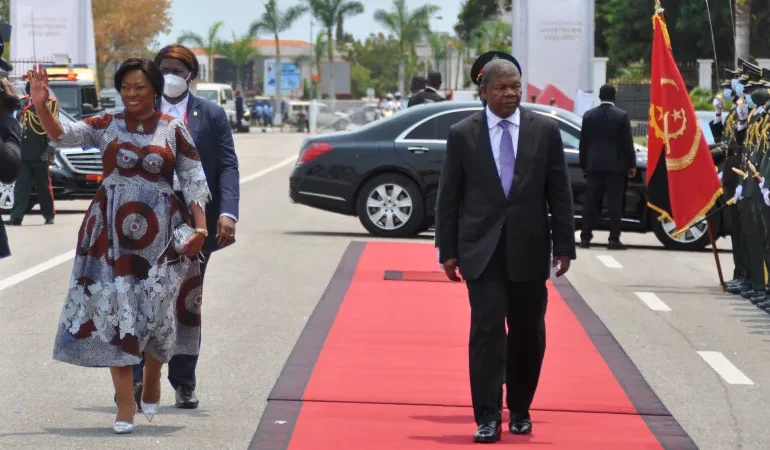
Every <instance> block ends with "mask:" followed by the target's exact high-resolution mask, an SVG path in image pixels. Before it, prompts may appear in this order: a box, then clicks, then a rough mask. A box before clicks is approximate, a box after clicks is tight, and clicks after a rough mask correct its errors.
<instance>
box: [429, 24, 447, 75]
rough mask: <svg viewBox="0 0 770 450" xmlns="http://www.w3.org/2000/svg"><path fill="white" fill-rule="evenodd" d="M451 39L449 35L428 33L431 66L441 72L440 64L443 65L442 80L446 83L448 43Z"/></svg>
mask: <svg viewBox="0 0 770 450" xmlns="http://www.w3.org/2000/svg"><path fill="white" fill-rule="evenodd" d="M451 39H452V37H451V36H450V35H449V33H444V32H441V33H429V34H428V43H429V44H430V49H431V53H433V64H434V68H435V69H436V70H441V69H440V67H441V63H442V62H443V63H444V79H445V80H446V82H447V83H448V82H449V80H448V77H449V70H448V69H449V66H448V63H447V60H448V57H449V41H450V40H451Z"/></svg>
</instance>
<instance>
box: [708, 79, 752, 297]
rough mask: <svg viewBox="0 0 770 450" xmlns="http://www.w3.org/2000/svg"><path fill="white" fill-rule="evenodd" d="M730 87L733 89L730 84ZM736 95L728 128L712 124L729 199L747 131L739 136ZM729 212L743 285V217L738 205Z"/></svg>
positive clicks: (737, 269) (735, 274) (736, 273)
mask: <svg viewBox="0 0 770 450" xmlns="http://www.w3.org/2000/svg"><path fill="white" fill-rule="evenodd" d="M727 84H728V85H729V82H728V83H727ZM734 94H735V93H734V92H732V90H731V89H730V94H729V95H728V96H725V101H728V99H730V100H732V101H733V108H732V110H731V111H730V113H729V114H728V115H727V118H726V119H725V123H724V125H721V120H720V121H719V122H720V124H719V125H716V124H714V123H713V122H712V123H711V124H710V125H711V130H712V133H714V139H715V141H721V142H720V145H719V147H717V148H715V149H714V150H712V152H711V155H712V157H713V159H714V164H715V165H717V166H721V170H720V171H721V173H722V188H723V189H724V192H725V196H726V197H727V198H732V197H733V196H734V195H735V188H736V187H737V186H738V182H739V177H738V175H737V174H736V173H735V172H733V170H732V169H733V167H735V168H737V167H739V166H740V162H741V151H742V149H741V146H740V144H739V142H742V141H743V138H744V137H745V132H744V131H742V132H740V133H737V124H738V110H737V105H736V104H735V102H736V101H737V100H738V99H737V97H736V96H735V95H734ZM717 135H719V138H717ZM725 212H726V213H727V214H728V215H729V217H730V222H731V224H732V231H731V233H730V239H731V241H732V246H733V265H734V267H735V269H734V270H733V281H734V282H735V283H738V282H742V281H743V279H744V277H745V272H746V271H745V267H746V262H745V258H744V251H743V238H742V235H743V230H742V229H741V219H740V213H739V210H738V207H737V205H729V206H727V207H726V208H725ZM739 292H740V291H739Z"/></svg>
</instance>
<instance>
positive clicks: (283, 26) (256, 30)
mask: <svg viewBox="0 0 770 450" xmlns="http://www.w3.org/2000/svg"><path fill="white" fill-rule="evenodd" d="M305 11H307V8H305V7H304V6H292V7H291V8H288V9H287V10H285V11H280V10H279V9H278V5H276V0H268V1H267V4H265V12H263V13H262V15H261V16H260V17H259V20H255V21H254V22H252V23H251V25H250V26H249V35H251V36H252V37H257V36H258V35H260V34H262V33H265V32H267V33H270V34H272V35H273V38H274V39H275V107H274V108H273V111H274V114H275V117H274V123H275V124H277V125H280V124H281V119H282V118H283V116H282V114H281V104H282V100H281V72H282V67H283V66H282V65H281V40H280V38H279V34H280V33H283V32H284V31H286V30H288V29H289V28H291V26H292V25H293V24H294V22H295V21H296V20H297V19H299V17H300V16H301V15H302V14H304V13H305Z"/></svg>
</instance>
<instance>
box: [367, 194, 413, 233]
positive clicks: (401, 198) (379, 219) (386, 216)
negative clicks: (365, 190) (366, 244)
mask: <svg viewBox="0 0 770 450" xmlns="http://www.w3.org/2000/svg"><path fill="white" fill-rule="evenodd" d="M366 212H367V214H368V215H369V220H370V221H371V222H372V223H373V224H374V225H375V226H376V227H377V228H380V229H382V230H387V231H392V230H397V229H399V228H401V227H403V226H404V224H406V223H407V222H408V221H409V218H410V217H412V197H410V196H409V193H408V192H407V191H406V189H404V188H403V187H401V186H399V185H397V184H393V183H387V184H381V185H379V186H377V187H376V188H374V189H373V190H372V192H370V193H369V197H368V198H367V201H366Z"/></svg>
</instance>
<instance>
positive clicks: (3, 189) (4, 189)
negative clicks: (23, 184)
mask: <svg viewBox="0 0 770 450" xmlns="http://www.w3.org/2000/svg"><path fill="white" fill-rule="evenodd" d="M15 184H16V183H11V184H3V183H0V209H11V208H13V187H14V185H15Z"/></svg>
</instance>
